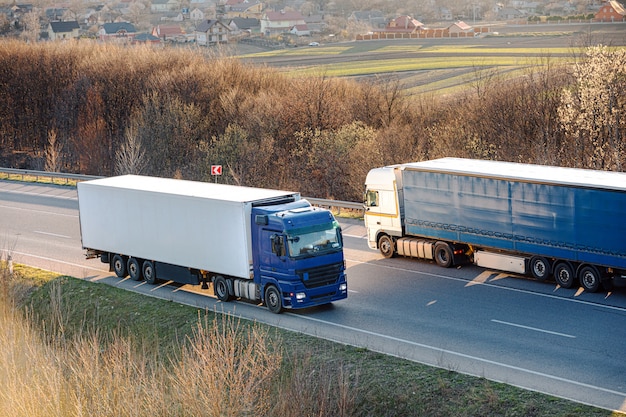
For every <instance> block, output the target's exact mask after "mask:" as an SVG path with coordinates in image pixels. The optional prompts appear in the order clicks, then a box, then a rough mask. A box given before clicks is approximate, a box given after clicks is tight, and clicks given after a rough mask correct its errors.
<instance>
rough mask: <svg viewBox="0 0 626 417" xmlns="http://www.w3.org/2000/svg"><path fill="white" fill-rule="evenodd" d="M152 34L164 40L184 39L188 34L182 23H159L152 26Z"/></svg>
mask: <svg viewBox="0 0 626 417" xmlns="http://www.w3.org/2000/svg"><path fill="white" fill-rule="evenodd" d="M152 36H154V37H156V38H158V39H161V40H163V41H184V40H185V39H186V36H187V34H186V33H185V31H184V30H183V29H182V28H181V27H180V25H157V26H155V27H154V28H152Z"/></svg>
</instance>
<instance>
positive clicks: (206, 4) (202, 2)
mask: <svg viewBox="0 0 626 417" xmlns="http://www.w3.org/2000/svg"><path fill="white" fill-rule="evenodd" d="M193 9H198V10H202V11H203V12H207V11H209V10H215V2H214V1H209V0H191V1H190V2H189V10H193Z"/></svg>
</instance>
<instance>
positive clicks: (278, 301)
mask: <svg viewBox="0 0 626 417" xmlns="http://www.w3.org/2000/svg"><path fill="white" fill-rule="evenodd" d="M265 305H266V306H267V308H268V310H269V311H271V312H272V313H276V314H278V313H280V312H281V311H282V310H283V301H282V297H281V296H280V292H278V288H276V287H275V286H273V285H270V286H269V287H267V289H266V290H265Z"/></svg>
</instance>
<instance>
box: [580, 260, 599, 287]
mask: <svg viewBox="0 0 626 417" xmlns="http://www.w3.org/2000/svg"><path fill="white" fill-rule="evenodd" d="M578 280H579V281H580V285H582V287H583V288H584V289H585V290H586V291H589V292H597V291H598V290H599V289H600V285H601V284H602V275H600V271H598V268H596V267H595V266H592V265H587V266H584V267H582V268H581V269H580V271H578Z"/></svg>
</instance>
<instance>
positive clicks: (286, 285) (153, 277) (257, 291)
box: [78, 175, 347, 313]
mask: <svg viewBox="0 0 626 417" xmlns="http://www.w3.org/2000/svg"><path fill="white" fill-rule="evenodd" d="M78 202H79V209H80V227H81V237H82V244H83V248H85V249H86V250H87V257H89V258H94V257H99V258H100V259H101V261H102V262H104V263H108V264H109V267H110V270H111V271H114V272H115V274H116V275H117V276H119V277H126V276H130V278H131V279H134V280H140V279H144V280H145V281H146V282H148V283H155V282H156V281H157V280H159V279H164V280H172V281H175V282H179V283H186V284H196V285H197V284H203V287H205V288H206V287H207V284H208V283H209V282H212V283H213V285H214V291H215V294H216V296H217V297H218V298H219V299H220V300H222V301H228V300H230V299H231V298H233V297H240V298H245V299H249V300H255V301H263V302H264V303H265V304H266V305H267V307H268V308H269V309H270V310H271V311H273V312H276V313H278V312H280V311H281V310H282V309H283V308H294V309H295V308H304V307H311V306H315V305H320V304H326V303H330V302H333V301H336V300H340V299H343V298H346V297H347V283H346V275H345V263H344V258H343V244H342V236H341V230H340V228H339V226H338V224H337V222H336V220H335V218H334V217H333V215H332V213H331V212H330V211H328V210H325V209H321V208H317V207H312V206H311V205H310V204H309V202H308V201H306V200H303V199H301V198H300V195H299V194H298V193H294V192H288V191H279V190H268V189H260V188H249V187H237V186H229V185H221V184H211V183H202V182H193V181H183V180H174V179H165V178H155V177H146V176H136V175H124V176H118V177H111V178H104V179H98V180H93V181H85V182H81V183H79V184H78Z"/></svg>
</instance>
